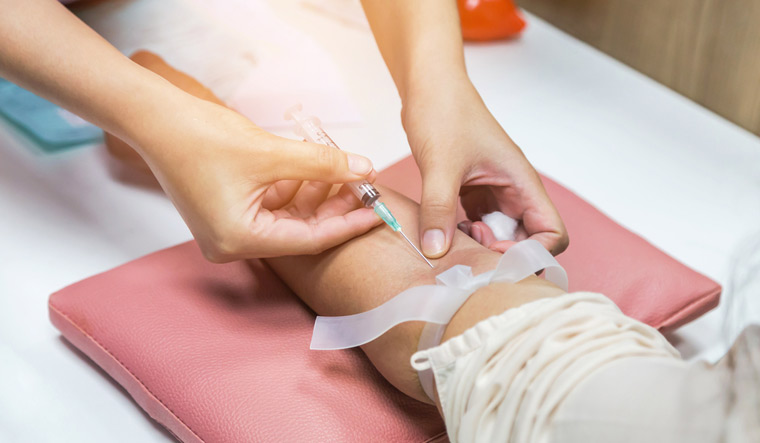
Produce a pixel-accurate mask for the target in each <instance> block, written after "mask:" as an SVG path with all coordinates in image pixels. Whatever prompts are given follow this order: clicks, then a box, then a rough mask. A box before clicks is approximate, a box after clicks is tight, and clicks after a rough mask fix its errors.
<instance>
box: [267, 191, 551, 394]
mask: <svg viewBox="0 0 760 443" xmlns="http://www.w3.org/2000/svg"><path fill="white" fill-rule="evenodd" d="M380 191H381V193H382V194H383V201H384V202H385V203H386V204H387V205H388V207H389V208H391V210H392V211H393V213H394V215H395V216H396V218H398V220H399V222H400V223H401V226H403V227H404V232H405V233H406V234H407V235H408V236H409V238H410V239H411V240H412V241H413V242H414V243H415V244H419V239H418V238H417V232H418V229H417V225H418V220H417V214H418V212H419V211H417V204H416V203H414V202H412V201H411V200H409V199H407V198H406V197H403V196H401V195H399V194H396V193H394V192H392V191H390V190H388V189H380ZM500 257H501V255H500V254H499V253H497V252H494V251H491V250H489V249H486V248H484V247H483V246H481V245H480V244H479V243H477V242H476V241H474V240H472V239H470V238H469V237H467V236H466V235H465V234H463V233H461V232H457V233H456V235H455V236H454V241H453V243H452V247H451V250H450V252H449V253H448V254H446V255H445V256H444V257H442V258H440V259H438V260H434V261H433V264H434V265H435V269H430V267H429V266H428V265H427V264H425V262H424V261H423V260H422V259H421V258H420V257H419V256H418V255H417V254H416V252H414V251H413V250H412V249H411V248H410V247H409V245H407V244H406V242H405V241H404V240H403V239H402V238H400V236H399V234H397V233H395V232H393V231H391V230H390V229H389V228H387V227H385V226H384V225H383V226H380V227H378V228H375V229H373V230H372V231H370V232H369V233H367V234H365V235H363V236H361V237H358V238H356V239H354V240H351V241H349V242H348V243H345V244H343V245H341V246H339V247H336V248H333V249H331V250H328V251H326V252H324V253H322V254H320V255H315V256H298V257H280V258H275V259H267V262H268V263H269V265H270V266H271V267H272V268H273V269H274V271H275V272H276V273H277V274H278V275H279V276H280V277H281V278H282V279H283V280H284V281H285V283H287V284H288V286H290V287H291V288H292V289H293V291H295V293H296V294H298V296H299V297H300V298H301V299H302V300H303V301H304V302H305V303H306V304H307V305H309V306H310V307H311V308H312V309H313V310H314V311H315V312H317V313H318V314H320V315H329V316H333V315H348V314H356V313H359V312H364V311H367V310H369V309H372V308H374V307H377V306H379V305H381V304H382V303H384V302H385V301H387V300H389V299H390V298H392V297H393V296H395V295H396V294H398V293H399V292H401V291H403V290H405V289H408V288H410V287H412V286H420V285H429V284H434V283H435V275H436V274H438V273H440V272H443V271H445V270H446V269H448V268H450V267H451V266H453V265H456V264H466V265H468V266H471V267H472V270H473V274H479V273H482V272H486V271H489V270H492V269H494V268H495V267H496V264H497V263H498V261H499V258H500ZM561 293H562V291H561V290H560V289H559V288H557V287H556V286H554V285H552V284H551V283H548V282H546V281H544V280H542V279H539V278H537V277H530V278H527V279H525V280H523V281H522V282H520V283H518V284H508V283H498V284H493V285H490V286H487V287H484V288H481V289H480V290H479V291H477V292H476V293H475V294H473V295H472V296H471V297H470V299H469V300H468V301H467V302H466V303H465V304H464V305H463V306H462V308H461V309H460V310H459V311H458V312H457V313H456V314H455V316H454V317H453V318H452V321H451V323H449V326H448V327H447V329H446V332H445V334H444V336H443V341H445V340H447V339H448V338H450V337H453V336H455V335H458V334H460V333H462V332H464V330H465V329H467V328H469V327H471V326H473V325H474V324H475V323H477V322H478V321H480V320H482V319H485V318H487V317H490V316H492V315H496V314H500V313H501V312H504V311H505V310H506V309H509V308H511V307H515V306H518V305H520V304H522V303H525V302H528V301H532V300H535V299H537V298H541V297H550V296H555V295H559V294H561ZM423 326H424V323H423V322H408V323H403V324H401V325H398V326H396V327H394V328H393V329H391V330H390V331H388V332H386V333H385V334H384V335H383V336H381V337H380V338H378V339H377V340H375V341H373V342H370V343H367V344H366V345H364V346H362V349H363V350H364V352H365V353H366V354H367V356H368V357H369V359H370V360H371V361H372V363H373V364H374V365H375V367H377V369H378V370H379V371H380V372H381V373H382V374H383V376H385V378H387V379H388V381H390V382H391V383H392V384H393V385H394V386H396V387H397V388H398V389H400V390H401V391H402V392H404V393H406V394H408V395H410V396H412V397H414V398H416V399H418V400H421V401H427V400H426V398H427V397H426V396H425V394H424V392H423V391H422V388H421V387H420V384H419V380H418V378H417V373H416V371H415V370H414V369H412V367H411V366H410V363H409V359H410V357H411V355H412V354H413V353H414V352H415V351H416V350H417V343H418V342H419V337H420V333H421V331H422V328H423ZM314 352H325V351H314Z"/></svg>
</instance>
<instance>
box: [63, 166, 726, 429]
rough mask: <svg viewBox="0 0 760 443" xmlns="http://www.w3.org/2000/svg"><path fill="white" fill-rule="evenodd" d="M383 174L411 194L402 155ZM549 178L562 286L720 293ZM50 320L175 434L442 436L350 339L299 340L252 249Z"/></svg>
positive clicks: (676, 311)
mask: <svg viewBox="0 0 760 443" xmlns="http://www.w3.org/2000/svg"><path fill="white" fill-rule="evenodd" d="M381 181H385V182H388V183H390V184H391V185H392V186H394V187H399V186H401V187H402V188H403V189H404V190H406V191H408V193H409V194H411V195H414V194H415V189H417V191H416V193H417V194H418V193H419V191H418V188H419V176H418V173H417V172H416V168H415V166H414V164H413V162H412V161H411V160H409V159H407V160H405V161H402V162H401V163H399V164H397V165H394V166H393V167H391V168H389V170H386V171H384V172H383V173H382V174H381ZM415 183H416V184H415ZM546 185H547V188H548V190H549V192H550V194H551V195H552V198H553V199H554V201H555V203H556V204H557V206H558V207H559V210H560V212H561V213H562V215H563V217H564V219H565V221H566V223H567V226H568V229H569V231H570V235H571V238H572V244H571V246H570V249H569V250H568V252H566V253H565V254H563V255H562V257H561V258H560V261H561V262H562V264H563V265H564V266H565V267H566V268H567V270H568V273H569V275H570V281H571V283H570V284H571V289H589V290H596V291H603V292H605V293H607V294H608V295H610V296H611V297H612V298H613V299H614V300H615V301H616V302H617V303H618V304H620V306H621V307H622V308H623V309H624V310H625V311H626V312H628V313H629V314H631V315H634V316H636V317H637V318H640V319H643V320H645V321H647V322H649V323H650V324H653V325H655V326H657V327H673V326H675V325H678V324H681V323H683V322H685V321H687V320H689V319H692V318H695V317H696V316H698V315H700V314H702V313H704V312H705V311H706V310H708V309H710V308H711V307H712V306H714V305H715V304H716V303H717V301H718V295H719V293H720V287H719V286H718V285H717V284H716V283H714V282H712V281H710V280H709V279H707V278H705V277H704V276H702V275H700V274H698V273H696V272H694V271H692V270H690V269H688V268H686V267H685V266H683V265H681V264H679V263H678V262H676V261H675V260H673V259H672V258H670V257H668V256H667V255H665V254H663V253H662V252H660V251H658V250H657V249H655V248H654V247H652V246H651V245H649V244H648V243H646V242H645V241H644V240H643V239H641V238H640V237H638V236H636V235H634V234H632V233H630V232H628V231H626V230H625V229H623V228H621V227H620V226H618V225H616V224H615V223H614V222H612V221H611V220H609V219H608V218H607V217H605V216H604V215H602V214H601V213H599V212H598V211H596V210H595V209H594V208H593V207H591V206H589V205H588V204H587V203H585V202H583V201H582V200H580V199H579V198H578V197H576V196H575V195H573V194H572V193H570V192H569V191H567V190H565V189H564V188H562V187H561V186H559V185H557V184H556V183H553V182H551V181H548V180H547V181H546ZM621 251H624V252H625V253H624V254H623V253H621ZM611 258H614V259H611ZM629 269H635V270H636V272H635V273H631V272H629V271H628V270H629ZM50 318H51V321H52V322H53V324H54V325H55V326H56V327H57V328H58V329H59V330H60V331H61V332H62V333H63V335H64V336H65V337H66V338H67V339H68V340H69V341H70V342H71V343H73V344H74V345H75V346H76V347H78V348H79V349H81V350H82V351H83V352H84V353H85V354H86V355H88V356H89V357H90V358H92V359H93V360H94V361H95V362H96V363H97V364H98V365H99V366H101V367H102V368H103V369H104V370H105V371H106V372H107V373H108V374H110V375H111V376H112V377H113V378H114V379H115V380H116V381H117V382H119V384H121V385H122V386H123V387H124V388H125V389H126V390H127V391H128V392H129V393H130V395H132V397H134V399H135V400H136V401H137V403H138V404H139V405H140V406H141V407H142V408H143V409H145V410H146V411H147V412H148V414H150V416H151V417H153V418H154V419H156V420H157V421H158V422H159V423H161V424H162V425H164V426H165V427H166V428H167V429H169V430H170V431H171V432H172V433H173V434H174V435H176V436H177V437H178V438H179V439H180V440H182V441H185V442H201V441H206V442H217V441H417V442H425V441H431V442H432V441H447V439H446V436H445V430H444V426H443V422H442V421H441V419H440V417H439V416H438V412H437V411H436V410H435V408H433V407H431V406H428V405H424V404H422V403H418V402H416V401H414V400H412V399H410V398H408V397H406V396H405V395H403V394H401V393H399V392H398V391H396V390H395V389H394V388H393V387H392V386H391V385H390V384H388V383H387V382H386V381H385V380H384V379H383V378H382V377H381V376H380V375H379V374H378V373H377V371H375V370H374V368H373V367H372V365H371V364H370V363H369V362H368V360H367V359H366V358H365V357H364V355H363V354H362V353H361V351H358V350H348V351H337V352H317V351H309V340H310V334H311V328H312V324H313V320H314V315H313V313H312V312H311V311H310V310H309V309H308V308H307V307H305V305H303V304H302V303H301V302H300V301H299V300H298V298H297V297H296V296H295V295H293V293H292V292H291V291H290V290H289V289H288V288H287V287H285V286H284V285H283V284H282V283H281V282H280V280H279V279H278V278H277V277H276V276H274V275H273V274H272V273H271V272H270V271H269V269H268V268H267V267H266V266H265V265H264V264H263V263H261V262H260V261H251V262H237V263H230V264H224V265H214V264H211V263H208V262H207V261H205V260H204V259H203V257H202V255H201V253H200V251H199V250H198V248H197V246H196V245H195V243H193V242H189V243H185V244H182V245H179V246H175V247H173V248H169V249H166V250H163V251H159V252H156V253H154V254H151V255H148V256H146V257H143V258H141V259H138V260H135V261H133V262H130V263H127V264H126V265H123V266H121V267H118V268H116V269H113V270H111V271H108V272H106V273H103V274H100V275H97V276H95V277H91V278H89V279H86V280H84V281H81V282H79V283H76V284H74V285H71V286H69V287H67V288H65V289H63V290H61V291H59V292H57V293H55V294H53V295H52V296H51V297H50Z"/></svg>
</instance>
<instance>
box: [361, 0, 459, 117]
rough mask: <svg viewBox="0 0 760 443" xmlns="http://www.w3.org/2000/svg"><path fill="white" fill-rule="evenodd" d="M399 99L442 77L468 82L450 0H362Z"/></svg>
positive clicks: (431, 85) (432, 85)
mask: <svg viewBox="0 0 760 443" xmlns="http://www.w3.org/2000/svg"><path fill="white" fill-rule="evenodd" d="M362 5H363V7H364V11H365V13H366V15H367V18H368V20H369V24H370V27H371V28H372V32H373V33H374V35H375V40H376V41H377V46H378V48H379V49H380V52H381V53H382V55H383V59H384V60H385V63H386V65H387V66H388V70H389V71H390V73H391V76H393V80H394V82H395V83H396V87H397V88H398V91H399V95H400V96H401V100H402V102H403V103H406V102H407V100H408V99H409V98H410V96H412V95H414V94H416V93H419V92H421V91H422V90H427V89H433V90H435V89H437V88H438V87H439V86H438V84H440V83H441V82H442V81H443V82H449V81H452V80H453V81H456V82H460V81H464V82H466V83H468V82H469V80H468V78H467V72H466V69H465V63H464V53H463V49H462V31H461V28H460V25H459V14H458V12H457V7H456V2H455V1H454V0H415V1H408V0H362Z"/></svg>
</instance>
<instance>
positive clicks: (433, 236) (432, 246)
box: [422, 229, 446, 257]
mask: <svg viewBox="0 0 760 443" xmlns="http://www.w3.org/2000/svg"><path fill="white" fill-rule="evenodd" d="M445 241H446V237H445V236H444V235H443V231H441V230H440V229H428V230H427V231H425V234H424V235H423V236H422V252H424V253H425V255H427V256H428V257H436V256H438V255H440V254H441V252H443V245H444V243H445Z"/></svg>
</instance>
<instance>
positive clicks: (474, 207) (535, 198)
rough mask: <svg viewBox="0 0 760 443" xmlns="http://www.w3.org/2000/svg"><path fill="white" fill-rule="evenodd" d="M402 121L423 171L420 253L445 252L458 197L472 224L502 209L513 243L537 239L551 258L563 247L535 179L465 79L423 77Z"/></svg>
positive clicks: (558, 222)
mask: <svg viewBox="0 0 760 443" xmlns="http://www.w3.org/2000/svg"><path fill="white" fill-rule="evenodd" d="M436 82H440V83H442V84H435V83H436ZM402 121H403V124H404V129H405V130H406V133H407V137H408V139H409V145H410V146H411V148H412V153H413V154H414V158H415V159H416V160H417V164H418V165H419V168H420V171H421V173H422V201H421V207H420V238H421V239H422V250H423V252H424V253H425V255H427V256H428V257H431V258H435V257H440V256H442V255H444V254H445V253H446V252H447V251H448V249H449V246H450V245H451V239H452V237H453V234H454V230H455V229H456V208H457V197H458V196H460V195H461V198H462V206H463V207H464V209H465V211H466V212H467V217H468V218H469V219H471V220H473V221H475V220H480V216H481V215H483V214H487V213H489V212H493V211H501V212H503V213H505V214H507V215H509V216H510V217H512V218H514V219H516V220H518V221H519V222H520V224H519V226H518V228H517V240H522V239H526V238H532V239H535V240H538V241H539V242H540V243H541V244H543V245H544V247H546V249H547V250H549V251H550V252H551V253H552V254H555V255H556V254H559V253H560V252H562V251H564V250H565V249H566V248H567V245H568V236H567V231H566V230H565V226H564V224H563V223H562V219H561V218H560V216H559V214H558V213H557V210H556V209H555V208H554V205H553V204H552V202H551V200H549V197H548V196H547V194H546V191H545V189H544V187H543V184H542V183H541V180H540V179H539V176H538V174H537V173H536V171H535V169H533V167H532V166H531V164H530V163H529V162H528V160H527V159H526V158H525V155H524V154H523V153H522V151H521V150H520V148H519V147H518V146H517V145H516V144H515V143H514V142H513V141H512V139H510V138H509V136H508V135H507V134H506V132H504V129H502V127H501V126H500V125H499V123H498V122H497V121H496V119H494V117H493V116H492V115H491V113H490V112H489V111H488V109H487V108H486V106H485V104H484V103H483V101H482V99H481V98H480V96H479V95H478V93H477V91H476V90H475V88H474V87H473V86H472V84H471V83H470V82H469V80H467V79H461V80H459V81H451V80H449V79H444V80H441V79H430V83H428V84H426V85H425V86H424V88H420V89H419V90H414V91H410V93H409V94H408V95H407V100H405V103H404V108H403V110H402ZM486 246H487V247H488V246H493V245H490V244H489V245H486ZM496 246H498V245H496Z"/></svg>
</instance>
